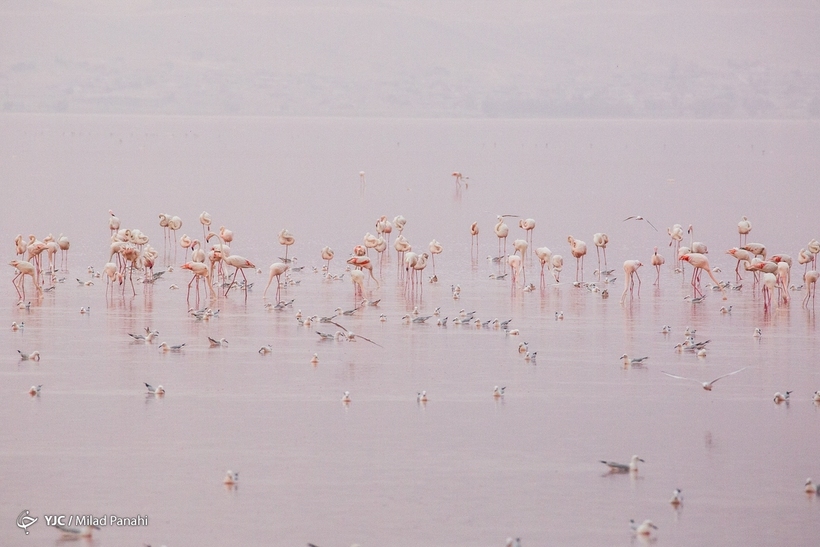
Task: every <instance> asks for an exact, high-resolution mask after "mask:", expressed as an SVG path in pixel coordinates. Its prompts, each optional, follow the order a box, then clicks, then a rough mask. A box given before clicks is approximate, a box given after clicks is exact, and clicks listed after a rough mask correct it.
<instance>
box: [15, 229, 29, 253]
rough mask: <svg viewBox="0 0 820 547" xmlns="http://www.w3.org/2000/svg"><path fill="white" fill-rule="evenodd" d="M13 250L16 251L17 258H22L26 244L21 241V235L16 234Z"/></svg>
mask: <svg viewBox="0 0 820 547" xmlns="http://www.w3.org/2000/svg"><path fill="white" fill-rule="evenodd" d="M14 248H15V250H16V251H17V258H23V255H25V254H26V242H25V240H24V239H23V234H17V237H16V238H14Z"/></svg>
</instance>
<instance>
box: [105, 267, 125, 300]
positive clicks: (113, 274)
mask: <svg viewBox="0 0 820 547" xmlns="http://www.w3.org/2000/svg"><path fill="white" fill-rule="evenodd" d="M103 275H104V276H105V294H106V295H108V286H109V285H110V286H111V295H112V296H113V295H114V282H115V281H119V282H120V285H122V273H120V271H119V269H118V268H117V265H116V264H114V263H113V262H107V263H106V264H105V266H103Z"/></svg>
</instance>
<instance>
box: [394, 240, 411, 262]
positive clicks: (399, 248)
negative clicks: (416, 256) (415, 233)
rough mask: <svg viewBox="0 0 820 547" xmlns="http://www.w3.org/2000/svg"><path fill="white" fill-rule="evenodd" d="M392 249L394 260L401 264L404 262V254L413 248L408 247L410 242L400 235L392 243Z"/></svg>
mask: <svg viewBox="0 0 820 547" xmlns="http://www.w3.org/2000/svg"><path fill="white" fill-rule="evenodd" d="M393 248H394V249H396V259H397V260H398V261H399V262H401V261H402V260H404V258H405V256H406V254H407V253H408V252H410V251H411V250H412V249H413V247H412V245H410V242H409V241H407V238H405V237H404V236H403V235H402V234H401V233H400V234H399V237H397V238H396V241H395V242H394V243H393Z"/></svg>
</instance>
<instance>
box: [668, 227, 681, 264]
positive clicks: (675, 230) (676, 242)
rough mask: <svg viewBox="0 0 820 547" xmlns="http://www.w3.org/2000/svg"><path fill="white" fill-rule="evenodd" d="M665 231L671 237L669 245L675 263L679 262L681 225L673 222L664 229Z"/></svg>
mask: <svg viewBox="0 0 820 547" xmlns="http://www.w3.org/2000/svg"><path fill="white" fill-rule="evenodd" d="M666 233H668V234H669V237H670V238H671V239H670V240H669V246H670V247H672V251H673V253H672V254H673V255H674V256H675V264H677V263H679V262H680V242H681V240H682V239H683V226H681V225H680V224H674V225H672V227H671V228H667V229H666Z"/></svg>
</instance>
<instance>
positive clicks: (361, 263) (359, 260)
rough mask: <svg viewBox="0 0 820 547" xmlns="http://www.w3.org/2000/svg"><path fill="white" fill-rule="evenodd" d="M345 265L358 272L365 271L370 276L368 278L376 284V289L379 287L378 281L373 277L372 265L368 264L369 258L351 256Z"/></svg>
mask: <svg viewBox="0 0 820 547" xmlns="http://www.w3.org/2000/svg"><path fill="white" fill-rule="evenodd" d="M347 263H348V264H350V265H351V266H353V267H354V268H356V269H359V270H362V269H364V270H367V271H368V273H369V274H370V278H371V279H373V281H375V282H376V287H379V286H380V285H379V280H378V279H376V278H375V277H374V276H373V264H372V263H371V262H370V258H369V257H367V256H351V257H350V258H348V259H347Z"/></svg>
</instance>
